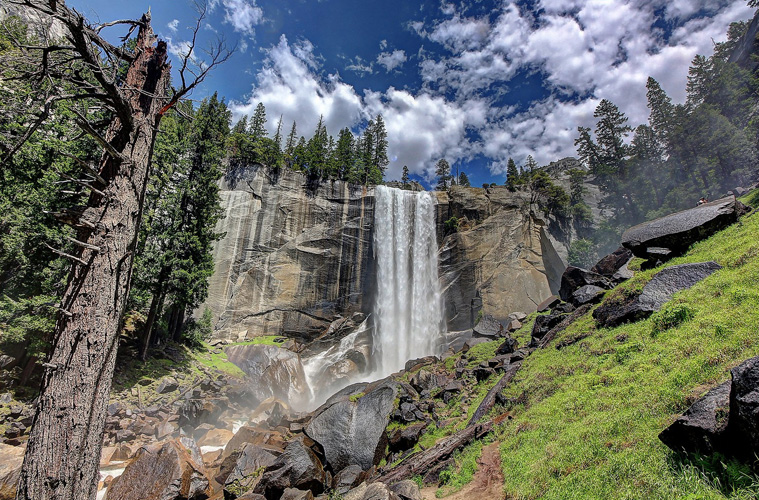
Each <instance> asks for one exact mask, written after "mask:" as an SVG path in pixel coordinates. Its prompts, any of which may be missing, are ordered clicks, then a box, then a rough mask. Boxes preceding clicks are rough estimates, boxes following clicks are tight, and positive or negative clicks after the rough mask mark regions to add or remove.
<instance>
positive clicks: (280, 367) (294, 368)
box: [226, 344, 310, 405]
mask: <svg viewBox="0 0 759 500" xmlns="http://www.w3.org/2000/svg"><path fill="white" fill-rule="evenodd" d="M226 353H227V358H228V359H229V361H230V362H232V363H234V364H235V365H237V366H238V367H239V368H240V369H241V370H242V371H244V372H245V374H246V375H248V378H249V389H250V391H251V393H252V394H253V395H254V396H255V397H256V398H257V399H258V402H259V403H260V402H262V401H264V400H266V399H268V398H270V397H275V398H277V399H281V400H283V401H287V402H290V403H291V404H293V405H298V404H301V403H304V402H305V401H306V400H307V399H308V398H309V397H310V390H309V387H308V382H307V380H306V373H305V372H304V371H303V363H301V360H300V356H299V355H298V354H296V353H294V352H292V351H289V350H287V349H283V348H281V347H277V346H271V345H256V344H253V345H235V346H229V347H227V348H226ZM251 404H252V402H251Z"/></svg>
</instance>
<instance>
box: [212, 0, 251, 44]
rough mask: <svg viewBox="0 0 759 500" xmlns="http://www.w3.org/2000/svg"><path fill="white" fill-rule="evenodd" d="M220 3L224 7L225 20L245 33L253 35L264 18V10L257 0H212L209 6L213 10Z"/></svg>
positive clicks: (235, 28) (236, 29)
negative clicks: (257, 3)
mask: <svg viewBox="0 0 759 500" xmlns="http://www.w3.org/2000/svg"><path fill="white" fill-rule="evenodd" d="M219 4H221V5H222V6H223V7H224V22H225V23H228V24H230V25H232V28H233V29H234V30H235V31H238V32H240V33H243V34H245V35H249V36H253V35H254V34H255V27H256V26H257V25H259V24H261V22H262V21H263V19H264V11H263V9H261V7H259V6H258V5H256V1H255V0H212V1H211V2H209V3H208V6H209V8H210V9H211V10H213V9H214V8H215V7H216V6H218V5H219Z"/></svg>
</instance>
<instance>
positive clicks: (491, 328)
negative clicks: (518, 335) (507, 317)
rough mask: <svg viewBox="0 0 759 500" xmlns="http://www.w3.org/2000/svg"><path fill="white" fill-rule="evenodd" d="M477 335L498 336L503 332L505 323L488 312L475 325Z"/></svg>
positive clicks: (475, 334)
mask: <svg viewBox="0 0 759 500" xmlns="http://www.w3.org/2000/svg"><path fill="white" fill-rule="evenodd" d="M473 331H474V336H475V337H487V338H494V337H498V336H499V335H501V334H502V333H503V325H502V324H501V323H500V322H499V321H498V320H497V319H495V318H494V317H492V316H490V315H489V314H486V315H484V316H483V317H482V319H480V321H478V322H477V324H476V325H475V326H474V329H473Z"/></svg>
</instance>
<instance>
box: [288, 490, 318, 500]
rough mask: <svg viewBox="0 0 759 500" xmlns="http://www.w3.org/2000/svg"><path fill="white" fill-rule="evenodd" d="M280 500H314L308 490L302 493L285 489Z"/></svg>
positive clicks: (301, 491)
mask: <svg viewBox="0 0 759 500" xmlns="http://www.w3.org/2000/svg"><path fill="white" fill-rule="evenodd" d="M280 500H314V494H313V493H311V492H310V491H309V490H306V491H303V490H299V489H296V488H286V489H285V491H284V492H282V496H281V497H280Z"/></svg>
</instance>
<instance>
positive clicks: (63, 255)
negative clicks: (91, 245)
mask: <svg viewBox="0 0 759 500" xmlns="http://www.w3.org/2000/svg"><path fill="white" fill-rule="evenodd" d="M45 246H46V247H48V248H49V249H50V251H51V252H53V253H54V254H56V255H60V256H61V257H65V258H67V259H69V260H73V261H74V262H78V263H80V264H82V265H83V266H89V264H88V263H87V261H85V260H82V259H80V258H79V257H76V256H74V255H71V254H68V253H66V252H63V251H61V250H58V249H57V248H53V247H51V246H50V245H48V244H47V243H45Z"/></svg>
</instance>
